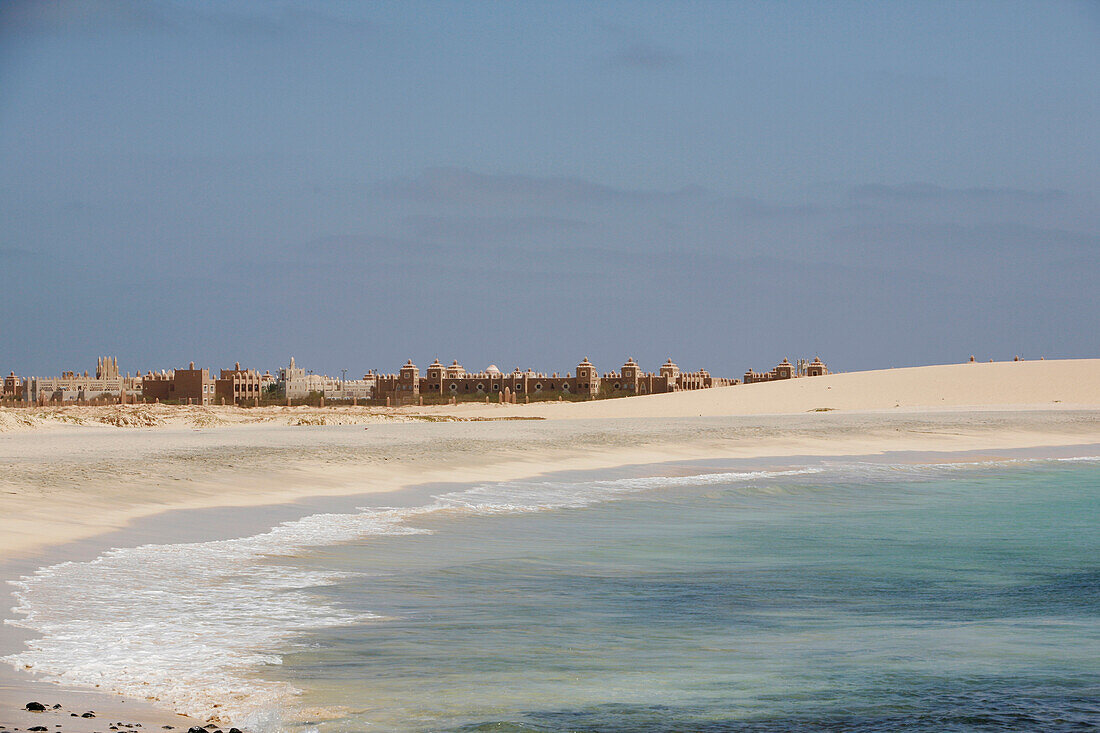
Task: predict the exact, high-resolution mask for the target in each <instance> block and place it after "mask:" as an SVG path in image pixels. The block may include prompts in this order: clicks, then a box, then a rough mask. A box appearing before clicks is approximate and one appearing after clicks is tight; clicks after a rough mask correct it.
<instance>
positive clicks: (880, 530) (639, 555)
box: [259, 461, 1100, 731]
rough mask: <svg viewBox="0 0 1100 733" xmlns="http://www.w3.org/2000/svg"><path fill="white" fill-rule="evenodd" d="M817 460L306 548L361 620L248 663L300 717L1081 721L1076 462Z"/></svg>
mask: <svg viewBox="0 0 1100 733" xmlns="http://www.w3.org/2000/svg"><path fill="white" fill-rule="evenodd" d="M818 468H819V470H818V471H817V472H814V473H799V474H793V475H791V474H787V475H779V476H766V475H762V476H759V477H757V478H752V477H749V478H744V477H739V476H737V475H736V474H728V475H729V477H730V478H729V480H728V481H723V480H719V481H718V482H714V481H713V479H706V478H703V479H700V480H698V481H693V480H692V479H691V478H687V479H686V480H685V479H678V480H676V481H663V480H660V479H655V480H653V481H652V482H650V483H644V482H642V483H640V484H637V485H632V487H631V488H630V489H629V490H623V491H621V492H620V491H618V490H616V491H615V492H613V493H611V494H608V486H609V485H614V484H615V482H614V481H610V482H608V481H598V480H595V479H593V478H592V477H588V478H585V477H575V476H574V477H569V478H566V479H561V480H559V481H555V482H554V483H553V485H552V489H553V492H557V494H559V495H560V494H562V493H563V492H566V491H568V492H572V494H571V495H574V496H586V495H589V494H591V495H592V496H594V497H598V498H597V499H594V500H593V502H592V503H588V504H587V505H584V504H585V502H582V501H574V502H573V503H572V505H570V506H560V504H562V502H561V501H558V502H556V503H557V504H558V505H559V506H558V507H557V508H549V509H546V510H545V511H534V510H533V508H534V505H535V504H536V503H537V502H535V501H534V500H533V499H532V497H535V496H539V495H540V492H545V491H546V490H547V489H546V487H547V486H548V484H545V483H543V484H523V483H516V484H505V485H498V486H495V487H492V491H490V492H488V493H487V496H488V497H490V498H491V500H490V498H486V497H481V499H483V501H480V500H479V501H467V502H466V505H465V506H463V507H461V508H450V509H448V508H444V509H442V510H436V511H431V512H425V513H423V514H418V515H415V516H412V517H409V518H406V519H404V520H403V521H404V523H405V524H406V525H408V526H409V527H411V528H415V529H417V530H424V531H423V532H420V533H416V534H398V535H394V534H386V535H367V536H362V537H360V538H358V539H356V540H354V541H352V542H348V543H345V544H341V545H336V546H331V547H326V548H320V549H317V550H315V551H312V552H311V553H309V554H308V555H306V556H305V557H304V558H301V559H298V560H296V561H294V563H293V564H294V565H296V566H298V568H299V569H301V570H304V571H309V572H324V573H326V574H333V575H326V576H325V577H326V578H328V580H326V582H325V583H324V584H321V585H319V586H317V587H315V588H313V589H311V591H310V592H311V593H312V594H315V596H316V598H317V599H318V602H323V603H324V604H326V605H328V606H331V607H334V608H339V609H342V610H345V611H347V612H349V613H351V614H352V615H356V614H362V615H363V616H367V615H371V614H373V615H376V616H380V618H371V617H363V618H362V620H360V621H356V622H352V623H349V624H345V625H337V626H329V627H325V628H318V629H314V630H312V631H308V632H307V633H305V634H304V635H303V636H300V637H298V638H297V639H296V640H295V642H294V643H293V644H292V645H291V647H290V648H289V650H286V649H284V650H283V651H284V654H283V657H282V664H281V665H280V666H274V665H273V666H267V667H264V668H263V669H262V670H261V671H260V673H259V674H260V675H262V676H263V678H264V679H266V680H278V681H283V682H287V683H289V684H291V685H293V686H294V687H296V688H298V689H299V690H302V695H301V696H300V698H299V699H298V700H296V702H295V704H296V705H301V706H302V708H303V710H305V711H306V712H304V713H302V714H303V715H304V716H305V717H306V718H307V719H308V718H310V717H311V716H312V717H315V718H317V719H318V720H320V719H321V718H322V717H324V716H323V714H322V713H321V712H315V711H323V710H327V711H336V712H335V715H336V717H335V719H332V720H328V721H325V722H320V723H319V727H320V729H321V730H322V731H364V730H380V731H390V730H394V731H482V730H484V731H757V730H807V731H809V730H837V731H841V730H844V731H880V730H896V729H902V730H927V731H986V730H1067V731H1069V730H1074V731H1077V730H1090V729H1092V730H1094V729H1097V728H1098V726H1100V463H1097V462H1095V461H1030V462H1022V463H1013V462H1009V463H1001V464H990V465H984V466H977V467H975V466H970V467H952V466H933V467H920V466H903V465H894V466H887V465H876V464H866V463H852V464H825V465H823V466H820V467H818ZM655 470H656V469H654V468H651V469H650V471H651V472H652V471H655ZM662 470H664V471H666V472H667V470H668V469H667V468H666V469H662ZM677 470H678V471H680V472H682V473H695V474H707V475H710V476H713V473H711V472H712V471H717V470H718V469H716V468H713V467H711V468H709V469H707V471H703V470H701V469H699V468H698V467H696V468H694V469H691V470H690V471H689V470H688V469H686V468H684V467H680V468H678V469H677ZM566 503H568V502H566ZM471 506H472V507H474V508H475V509H476V511H470V510H469V509H470V507H471ZM516 511H519V513H513V512H516ZM287 562H288V561H287V560H283V559H280V560H279V563H280V564H284V565H285V564H286V563H287ZM315 722H316V721H313V722H309V723H308V724H309V725H312V724H315Z"/></svg>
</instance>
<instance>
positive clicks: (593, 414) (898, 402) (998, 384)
mask: <svg viewBox="0 0 1100 733" xmlns="http://www.w3.org/2000/svg"><path fill="white" fill-rule="evenodd" d="M1096 407H1100V359H1066V360H1057V361H1056V360H1050V361H1020V362H986V363H981V362H978V363H967V364H948V365H943V366H927V367H909V368H903V369H882V370H878V371H867V372H848V373H844V374H830V375H827V376H824V377H809V378H803V379H791V380H786V381H782V382H765V383H760V384H743V385H735V386H733V387H723V388H719V389H711V390H700V391H696V392H680V393H674V394H663V395H647V396H644V397H631V398H626V399H618V400H601V401H597V402H584V403H571V404H563V403H542V404H535V405H523V406H517V414H530V415H539V416H544V417H547V418H573V419H576V418H616V417H691V416H719V415H763V414H784V413H787V414H789V413H800V412H809V411H814V410H844V411H855V410H859V411H863V410H896V409H908V410H911V409H959V408H997V409H1026V408H1046V409H1051V408H1096Z"/></svg>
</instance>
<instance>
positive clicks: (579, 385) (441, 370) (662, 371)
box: [2, 357, 828, 406]
mask: <svg viewBox="0 0 1100 733" xmlns="http://www.w3.org/2000/svg"><path fill="white" fill-rule="evenodd" d="M826 373H828V369H827V368H826V366H825V364H824V363H823V362H822V361H821V360H820V359H817V358H815V359H814V360H813V361H812V362H807V361H805V360H799V361H798V362H797V363H796V364H792V363H791V362H790V361H788V360H787V359H785V358H784V359H783V361H781V362H780V363H779V364H778V365H776V367H775V368H774V369H772V370H771V371H770V372H763V373H758V372H753V371H752V370H749V371H747V372H745V376H744V380H743V381H744V383H745V384H751V383H754V382H768V381H774V380H781V379H794V378H798V377H809V376H820V375H822V374H826ZM739 383H740V380H737V379H729V378H725V377H715V376H712V375H711V374H710V372H709V371H707V370H706V369H700V370H698V371H691V372H685V371H681V370H680V367H679V366H677V365H676V363H674V362H673V361H672V359H671V358H670V359H668V360H667V361H665V363H664V364H662V365H661V366H660V367H659V368H658V369H657V371H656V372H646V371H642V369H641V367H640V366H639V365H638V363H637V362H636V361H635V360H634V359H633V358H630V359H627V360H626V363H624V364H623V365H622V366H621V367H620V368H619V369H618V371H610V372H605V373H603V374H601V373H600V372H599V371H598V370H597V369H596V366H595V365H594V364H592V362H590V361H589V360H588V358H587V357H585V358H584V359H583V360H582V361H581V362H580V363H578V364H577V366H576V369H575V370H574V371H572V372H565V373H564V374H561V373H558V372H542V371H535V370H533V369H526V370H524V369H520V368H518V367H517V368H515V369H513V370H512V371H510V372H507V373H506V372H504V371H502V370H501V369H499V368H498V367H497V366H496V365H495V364H490V365H489V366H488V367H486V368H485V369H483V370H480V371H473V372H471V371H467V370H466V369H465V368H464V367H463V366H462V365H461V364H459V363H458V361H452V362H451V363H450V364H449V365H444V364H442V363H441V362H440V361H439V360H438V359H436V360H434V361H433V362H432V363H431V364H429V365H428V366H427V368H426V369H425V370H424V372H423V373H421V371H420V368H419V367H418V366H417V365H416V364H414V363H413V361H412V360H411V359H409V360H408V361H406V362H405V364H404V365H403V366H402V367H401V368H400V369H399V370H398V371H397V373H395V374H376V373H374V372H373V371H369V372H367V373H366V374H364V375H363V376H362V377H361V378H358V379H347V378H346V374H345V375H343V376H341V377H330V376H328V375H322V374H314V373H313V372H312V371H307V370H306V369H304V368H303V367H300V366H298V365H297V363H296V362H295V360H294V358H293V357H292V358H291V359H290V364H289V366H286V367H282V368H280V369H278V370H277V373H275V374H273V373H272V372H270V371H267V370H265V371H263V372H262V373H261V372H260V371H259V370H257V369H245V368H242V367H241V365H240V363H237V364H234V365H233V368H232V369H222V370H220V371H219V372H218V373H217V375H215V372H214V371H213V370H211V369H208V368H200V367H196V366H195V362H191V363H190V364H188V366H187V367H186V368H181V369H171V370H163V369H162V370H160V371H149V372H145V373H142V372H141V371H138V372H136V373H135V374H133V375H131V374H130V373H129V372H127V373H126V375H125V376H123V375H122V374H121V373H120V372H119V368H118V359H117V358H115V357H100V358H99V359H98V360H97V362H96V370H95V373H94V374H90V373H89V372H88V371H84V372H83V373H78V372H75V371H68V372H62V374H61V376H60V377H26V378H23V377H20V376H17V375H16V374H15V372H10V373H9V374H8V376H7V377H5V378H4V390H3V395H2V399H3V402H4V403H5V404H9V405H20V404H22V405H53V404H88V403H92V404H108V403H117V404H129V403H139V402H159V403H167V404H187V405H234V404H235V405H259V404H300V403H303V402H314V401H319V402H321V403H322V404H323V403H324V402H325V401H326V400H327V401H330V402H351V403H352V404H359V403H364V404H379V405H391V406H400V405H412V404H442V403H457V402H465V401H474V400H476V401H492V402H503V403H515V402H532V401H536V400H569V401H576V400H592V399H603V398H613V397H630V396H634V395H647V394H663V393H668V392H681V391H688V390H699V389H710V388H712V387H729V386H732V385H736V384H739Z"/></svg>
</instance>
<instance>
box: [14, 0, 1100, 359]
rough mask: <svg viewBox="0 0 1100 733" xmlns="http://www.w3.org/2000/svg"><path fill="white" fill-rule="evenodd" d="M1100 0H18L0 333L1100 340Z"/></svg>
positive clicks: (867, 343) (168, 352) (716, 347)
mask: <svg viewBox="0 0 1100 733" xmlns="http://www.w3.org/2000/svg"><path fill="white" fill-rule="evenodd" d="M1097 120H1100V5H1097V4H1095V3H1050V2H1043V3H1012V2H996V3H981V2H965V3H964V2H957V3H946V2H944V3H937V2H926V3H909V4H905V3H843V2H842V3H782V2H772V3H751V4H750V3H704V2H679V3H597V4H592V3H539V4H536V3H510V4H488V3H487V4H480V3H447V4H444V3H423V4H421V3H409V2H402V3H355V4H340V3H287V2H262V3H260V2H257V3H244V2H237V3H213V2H211V3H203V2H189V3H173V2H161V1H159V0H145V1H141V2H118V3H107V2H94V1H91V2H81V3H75V2H49V1H43V2H25V3H24V2H2V3H0V309H2V317H0V323H2V324H3V325H2V326H0V328H2V339H0V343H2V346H0V370H3V371H4V372H5V373H6V372H7V370H9V369H14V370H16V371H17V372H20V373H24V374H50V373H54V372H58V371H60V370H62V369H84V368H92V367H94V363H95V362H94V360H95V357H96V355H98V354H101V353H103V354H115V355H117V356H118V357H119V362H120V366H121V367H122V369H123V370H124V371H125V370H128V369H129V370H136V369H142V370H145V369H149V368H162V367H164V368H171V367H174V366H179V365H182V364H185V363H186V362H188V361H190V360H192V359H194V360H196V361H198V362H200V363H202V364H205V365H208V366H210V367H213V368H219V367H224V366H228V365H230V364H231V363H232V362H234V361H240V362H242V364H246V365H251V366H258V367H260V368H265V367H270V368H274V367H276V366H278V365H279V364H282V363H285V361H286V360H287V359H288V358H289V356H290V355H292V354H293V355H294V356H296V357H297V358H298V360H299V362H300V363H303V364H305V365H306V366H308V367H310V368H314V369H316V370H318V371H328V372H330V373H339V370H340V369H341V368H347V369H348V370H349V372H350V373H358V372H362V371H365V370H366V369H368V368H380V369H383V370H387V371H388V370H393V369H395V368H396V367H397V366H398V365H399V364H400V362H402V361H403V360H404V359H405V358H407V357H412V358H414V359H415V360H417V361H418V362H419V363H421V365H423V364H425V363H427V362H428V361H430V360H431V359H432V358H434V357H436V356H438V357H439V358H440V359H446V360H450V359H452V358H457V359H459V360H460V361H462V362H463V363H464V364H465V365H466V366H467V367H470V368H475V367H483V366H485V364H487V363H488V362H494V363H496V364H498V365H500V366H501V367H504V368H511V367H513V366H520V367H524V368H526V367H529V366H530V367H536V368H545V369H548V370H549V369H556V370H562V371H564V370H566V369H570V368H572V367H573V366H574V365H575V364H576V362H577V361H578V360H579V359H580V358H581V357H583V356H589V357H590V358H591V359H592V360H593V361H594V362H596V363H597V365H598V366H599V367H600V368H602V369H610V368H613V367H617V366H618V365H619V364H621V363H622V361H623V360H624V359H625V358H626V357H627V356H634V357H636V358H638V359H639V360H640V361H641V362H642V365H643V366H644V367H649V368H655V367H656V365H657V363H658V362H660V361H663V360H664V358H665V357H667V356H670V355H671V356H673V357H674V358H675V359H676V360H677V361H678V362H679V363H680V364H681V366H682V367H684V368H688V369H695V368H699V367H707V368H709V369H710V370H711V371H712V372H716V373H720V374H725V375H730V376H735V375H739V374H740V373H741V372H743V371H744V369H745V368H746V367H749V366H752V367H754V368H757V369H760V368H765V367H769V366H770V365H771V364H773V363H774V362H775V361H777V360H778V359H779V358H781V357H783V356H789V357H792V358H794V357H797V356H813V355H820V356H821V357H822V358H823V359H825V360H826V361H828V362H829V363H830V364H831V365H833V366H834V367H836V368H840V369H862V368H875V367H887V366H895V365H897V366H900V365H910V364H927V363H940V362H950V361H962V360H965V359H966V358H967V357H968V356H969V355H970V354H975V355H976V356H978V358H981V359H987V358H991V357H992V358H997V359H1006V358H1008V359H1010V358H1012V357H1013V356H1014V355H1016V354H1020V355H1023V356H1026V357H1030V358H1037V357H1039V356H1046V357H1047V358H1052V357H1070V356H1096V355H1097V354H1098V352H1100V329H1098V328H1097V325H1096V324H1097V321H1098V317H1100V298H1098V297H1097V293H1098V291H1100V288H1098V287H1097V284H1096V283H1097V280H1098V277H1100V134H1097Z"/></svg>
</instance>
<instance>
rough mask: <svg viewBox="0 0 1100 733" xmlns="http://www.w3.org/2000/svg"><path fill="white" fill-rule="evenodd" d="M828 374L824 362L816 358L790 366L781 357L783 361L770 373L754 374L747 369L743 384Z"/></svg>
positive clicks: (801, 360) (788, 362)
mask: <svg viewBox="0 0 1100 733" xmlns="http://www.w3.org/2000/svg"><path fill="white" fill-rule="evenodd" d="M828 373H829V368H828V367H827V366H825V362H823V361H821V359H819V358H818V357H816V356H815V357H814V360H813V361H810V362H807V361H806V360H804V359H799V360H798V365H797V366H796V365H794V364H791V362H790V361H788V360H787V357H783V361H781V362H779V363H778V364H776V365H775V368H774V369H772V370H771V371H770V372H754V371H753V370H752V369H749V370H748V371H746V372H745V376H744V382H745V384H754V383H757V382H775V381H777V380H780V379H793V378H795V377H820V376H824V375H826V374H828Z"/></svg>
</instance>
